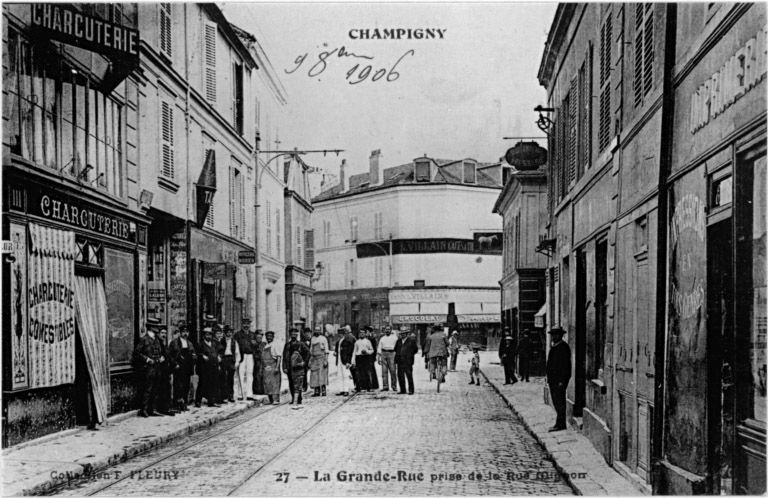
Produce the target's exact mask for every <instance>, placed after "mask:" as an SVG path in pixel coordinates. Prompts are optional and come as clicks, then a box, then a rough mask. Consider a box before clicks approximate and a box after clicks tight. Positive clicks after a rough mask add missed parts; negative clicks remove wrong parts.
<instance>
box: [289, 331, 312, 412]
mask: <svg viewBox="0 0 768 498" xmlns="http://www.w3.org/2000/svg"><path fill="white" fill-rule="evenodd" d="M288 333H289V334H290V335H291V337H290V339H289V340H288V342H287V343H285V346H284V347H283V372H285V374H286V375H287V376H288V390H289V391H290V393H291V397H292V398H293V397H294V396H295V393H296V392H297V391H302V392H303V391H304V386H303V385H302V386H296V385H295V380H294V379H296V378H299V379H301V382H304V376H305V373H306V372H302V373H301V376H294V375H291V374H292V365H291V344H293V343H295V342H298V343H299V344H300V347H299V354H301V357H302V358H303V359H304V369H305V370H306V365H308V364H309V348H308V347H307V346H306V345H305V344H304V341H302V340H301V339H299V329H297V328H291V329H289V330H288Z"/></svg>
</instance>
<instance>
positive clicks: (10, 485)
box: [2, 368, 338, 496]
mask: <svg viewBox="0 0 768 498" xmlns="http://www.w3.org/2000/svg"><path fill="white" fill-rule="evenodd" d="M330 370H331V371H330V372H329V376H330V379H329V381H330V386H329V388H330V389H333V387H334V384H335V381H336V378H337V377H338V376H337V375H336V369H335V368H331V369H330ZM281 386H282V389H281V397H282V396H285V395H287V393H288V380H287V378H286V377H285V374H283V380H282V384H281ZM328 394H329V395H333V393H332V392H329V393H328ZM266 402H267V396H256V400H255V401H245V400H244V401H236V402H235V403H227V404H224V405H222V406H221V407H219V408H215V407H207V406H202V407H200V408H195V406H194V405H190V406H189V411H187V412H183V413H177V414H176V416H174V417H167V416H166V417H150V418H142V417H138V416H137V415H136V414H137V411H136V410H134V411H132V412H129V413H126V414H120V415H116V416H114V417H110V420H109V424H108V425H102V426H100V427H99V430H97V431H89V430H85V429H76V430H69V431H63V432H62V433H58V434H51V435H50V436H44V437H42V438H40V439H37V440H33V441H29V442H27V443H22V444H20V445H18V446H14V447H11V448H8V449H5V450H3V452H2V468H3V483H2V495H3V496H18V495H31V494H41V493H44V492H45V491H46V490H48V489H50V488H52V487H55V486H58V485H60V484H64V483H66V482H67V481H68V480H72V479H77V478H79V477H82V476H85V475H88V474H91V473H94V472H98V471H100V470H103V469H105V468H107V467H109V466H112V465H114V464H116V463H119V462H123V461H126V460H128V459H130V458H133V457H135V456H137V455H139V454H141V453H144V452H145V451H148V450H150V449H152V448H157V447H160V446H163V445H165V444H167V443H169V442H170V441H172V440H174V439H177V438H181V437H184V436H186V435H188V434H192V433H193V432H196V431H198V430H200V429H202V428H204V427H208V426H210V425H214V424H216V423H217V422H221V421H222V420H226V419H229V418H232V417H235V416H237V415H240V414H242V413H244V412H245V411H247V410H249V409H251V408H253V407H258V406H261V405H262V404H264V403H266Z"/></svg>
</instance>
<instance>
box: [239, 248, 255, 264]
mask: <svg viewBox="0 0 768 498" xmlns="http://www.w3.org/2000/svg"><path fill="white" fill-rule="evenodd" d="M237 263H238V264H240V265H253V264H256V251H251V250H247V251H240V252H238V253H237Z"/></svg>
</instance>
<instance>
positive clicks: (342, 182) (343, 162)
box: [339, 159, 347, 192]
mask: <svg viewBox="0 0 768 498" xmlns="http://www.w3.org/2000/svg"><path fill="white" fill-rule="evenodd" d="M346 169H347V160H346V159H342V160H341V166H340V167H339V185H340V186H341V191H342V192H346V191H347V185H346V183H347V175H346V174H345V170H346Z"/></svg>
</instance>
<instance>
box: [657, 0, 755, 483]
mask: <svg viewBox="0 0 768 498" xmlns="http://www.w3.org/2000/svg"><path fill="white" fill-rule="evenodd" d="M744 9H748V10H745V11H744V12H742V15H741V17H739V18H738V20H737V21H736V22H735V24H734V26H733V27H731V28H730V30H729V31H728V32H727V33H725V34H724V35H723V36H722V38H721V40H720V41H719V42H718V44H717V45H716V46H715V47H714V48H712V50H711V51H709V52H708V53H707V54H706V55H705V56H704V57H703V58H702V59H701V61H700V62H699V63H698V64H697V65H696V66H694V67H693V69H692V70H691V72H690V74H688V75H687V76H686V78H685V79H684V80H683V81H682V83H681V84H680V86H679V87H678V89H677V93H676V96H675V99H676V115H675V139H674V142H673V143H674V146H673V163H672V172H671V173H672V178H671V186H670V192H669V236H668V238H669V242H668V258H669V259H668V267H669V274H668V282H667V285H668V302H669V304H668V317H667V320H668V329H669V335H668V338H667V348H668V352H667V356H668V361H667V369H666V372H665V380H666V393H665V405H666V406H665V407H664V408H665V424H664V434H663V438H664V448H665V454H664V460H663V462H662V474H661V477H662V479H661V480H660V482H659V487H658V491H659V492H661V493H679V492H688V493H690V492H694V493H712V494H763V493H765V489H766V487H765V469H766V321H767V318H766V189H767V185H766V118H765V109H766V96H765V95H766V94H765V74H766V53H765V40H766V25H765V22H766V18H765V9H763V8H759V7H755V6H752V7H746V6H745V7H744ZM745 57H746V61H747V65H746V68H745V66H744V62H743V61H744V60H745ZM713 82H714V83H713Z"/></svg>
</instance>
